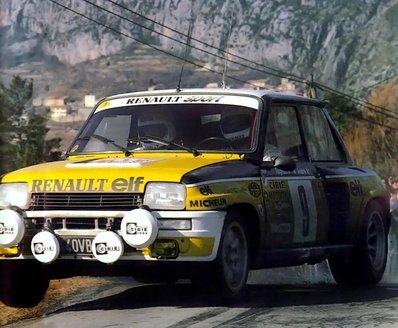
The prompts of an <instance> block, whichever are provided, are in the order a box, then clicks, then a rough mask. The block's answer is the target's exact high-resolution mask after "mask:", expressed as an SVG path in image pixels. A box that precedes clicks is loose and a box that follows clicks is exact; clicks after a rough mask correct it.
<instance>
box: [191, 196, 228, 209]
mask: <svg viewBox="0 0 398 328" xmlns="http://www.w3.org/2000/svg"><path fill="white" fill-rule="evenodd" d="M189 205H190V206H191V207H219V206H226V205H227V200H226V199H225V198H216V199H205V200H191V201H190V202H189Z"/></svg>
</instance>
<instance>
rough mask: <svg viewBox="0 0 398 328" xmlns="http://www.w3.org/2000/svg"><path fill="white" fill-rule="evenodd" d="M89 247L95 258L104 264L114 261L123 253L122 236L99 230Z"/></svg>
mask: <svg viewBox="0 0 398 328" xmlns="http://www.w3.org/2000/svg"><path fill="white" fill-rule="evenodd" d="M91 247H92V250H93V254H94V256H95V258H96V259H97V260H98V261H100V262H102V263H106V264H110V263H114V262H116V261H117V260H118V259H119V258H120V257H121V256H122V255H123V253H124V245H123V240H122V238H120V236H119V235H118V234H116V233H114V232H112V231H103V232H100V233H99V234H98V235H97V236H95V238H94V240H93V243H92V246H91Z"/></svg>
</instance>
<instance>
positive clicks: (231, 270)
mask: <svg viewBox="0 0 398 328" xmlns="http://www.w3.org/2000/svg"><path fill="white" fill-rule="evenodd" d="M248 273H249V243H248V240H247V231H246V227H245V224H244V221H243V219H242V218H241V216H240V215H239V214H238V213H236V212H230V213H228V215H227V217H226V220H225V223H224V227H223V231H222V235H221V240H220V245H219V248H218V254H217V258H216V260H215V261H214V263H212V264H211V266H210V267H209V268H207V270H199V271H198V274H197V275H196V276H194V277H193V279H192V280H193V283H194V284H195V285H196V286H197V287H199V288H200V290H199V291H200V292H202V293H205V295H206V296H207V298H209V299H210V300H212V301H226V302H230V301H235V300H238V299H239V298H241V297H242V295H243V294H244V292H245V289H246V281H247V276H248Z"/></svg>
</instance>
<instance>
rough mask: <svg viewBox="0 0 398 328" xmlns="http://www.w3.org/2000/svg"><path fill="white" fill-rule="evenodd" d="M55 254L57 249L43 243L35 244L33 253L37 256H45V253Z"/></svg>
mask: <svg viewBox="0 0 398 328" xmlns="http://www.w3.org/2000/svg"><path fill="white" fill-rule="evenodd" d="M47 251H48V252H54V251H55V248H54V247H53V246H44V244H43V243H34V244H33V252H34V253H35V254H37V255H39V254H44V253H45V252H47Z"/></svg>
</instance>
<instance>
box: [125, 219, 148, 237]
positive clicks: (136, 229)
mask: <svg viewBox="0 0 398 328" xmlns="http://www.w3.org/2000/svg"><path fill="white" fill-rule="evenodd" d="M126 234H128V235H147V234H148V227H147V226H139V225H137V223H135V222H130V223H127V224H126Z"/></svg>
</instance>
